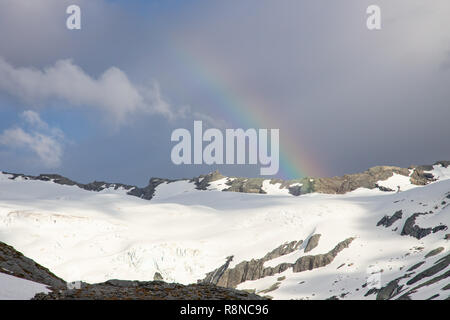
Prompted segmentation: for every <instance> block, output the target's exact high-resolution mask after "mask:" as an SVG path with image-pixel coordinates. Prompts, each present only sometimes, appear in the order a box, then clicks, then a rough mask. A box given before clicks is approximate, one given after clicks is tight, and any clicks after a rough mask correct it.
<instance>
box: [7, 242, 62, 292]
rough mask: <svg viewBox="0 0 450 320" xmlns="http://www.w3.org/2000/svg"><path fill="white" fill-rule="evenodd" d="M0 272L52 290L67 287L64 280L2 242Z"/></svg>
mask: <svg viewBox="0 0 450 320" xmlns="http://www.w3.org/2000/svg"><path fill="white" fill-rule="evenodd" d="M0 272H2V273H6V274H9V275H12V276H15V277H18V278H22V279H26V280H30V281H34V282H38V283H42V284H45V285H48V286H50V287H52V288H63V287H66V282H65V281H64V280H62V279H60V278H58V277H57V276H55V275H54V274H53V273H51V272H50V271H49V270H48V269H47V268H44V267H43V266H41V265H39V264H37V263H36V262H34V261H33V260H31V259H29V258H27V257H25V256H24V255H23V254H22V253H20V252H19V251H17V250H16V249H14V248H13V247H11V246H8V245H7V244H5V243H3V242H0Z"/></svg>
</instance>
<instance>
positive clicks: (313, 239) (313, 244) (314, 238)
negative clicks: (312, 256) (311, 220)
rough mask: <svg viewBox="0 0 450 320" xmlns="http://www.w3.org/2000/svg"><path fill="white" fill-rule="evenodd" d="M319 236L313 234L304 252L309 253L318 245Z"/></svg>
mask: <svg viewBox="0 0 450 320" xmlns="http://www.w3.org/2000/svg"><path fill="white" fill-rule="evenodd" d="M320 236H321V235H320V234H314V235H312V236H311V238H309V240H308V244H307V245H306V247H305V252H309V251H311V250H312V249H314V248H315V247H317V246H318V245H319V239H320Z"/></svg>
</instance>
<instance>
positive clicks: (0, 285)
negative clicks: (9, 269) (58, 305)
mask: <svg viewBox="0 0 450 320" xmlns="http://www.w3.org/2000/svg"><path fill="white" fill-rule="evenodd" d="M40 292H43V293H48V292H50V290H49V289H48V288H47V287H46V286H45V285H43V284H40V283H36V282H33V281H29V280H25V279H21V278H17V277H14V276H10V275H7V274H4V273H0V300H30V299H31V298H33V297H34V295H35V294H36V293H40Z"/></svg>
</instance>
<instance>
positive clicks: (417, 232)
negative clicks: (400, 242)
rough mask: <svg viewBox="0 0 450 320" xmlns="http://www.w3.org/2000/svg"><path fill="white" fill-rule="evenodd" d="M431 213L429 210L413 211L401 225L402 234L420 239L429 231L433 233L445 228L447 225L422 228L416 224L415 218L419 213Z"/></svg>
mask: <svg viewBox="0 0 450 320" xmlns="http://www.w3.org/2000/svg"><path fill="white" fill-rule="evenodd" d="M426 214H431V212H417V213H413V214H412V215H411V216H410V217H409V218H408V219H406V221H405V224H404V225H403V229H402V232H401V235H402V236H406V235H407V236H411V237H414V238H416V239H419V240H420V239H422V238H423V237H426V236H427V235H429V234H430V233H432V232H433V233H435V232H438V231H441V230H446V229H447V226H445V225H439V226H436V227H434V228H422V227H420V226H418V225H417V224H416V218H417V217H419V216H421V215H426Z"/></svg>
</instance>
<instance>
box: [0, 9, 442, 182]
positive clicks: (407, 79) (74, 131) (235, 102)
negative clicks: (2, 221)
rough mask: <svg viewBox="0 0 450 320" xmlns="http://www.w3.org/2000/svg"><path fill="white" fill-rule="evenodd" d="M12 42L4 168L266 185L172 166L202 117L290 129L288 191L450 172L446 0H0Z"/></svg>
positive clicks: (1, 35)
mask: <svg viewBox="0 0 450 320" xmlns="http://www.w3.org/2000/svg"><path fill="white" fill-rule="evenodd" d="M71 4H77V5H79V6H80V7H81V15H82V17H81V26H82V28H81V30H68V29H67V28H66V19H67V16H68V15H67V14H66V8H67V6H69V5H71ZM371 4H377V5H379V6H380V7H381V12H382V29H381V30H379V31H369V30H368V29H367V28H366V18H367V15H366V8H367V7H368V6H369V5H371ZM0 43H1V45H0V170H3V171H10V172H21V173H27V174H39V173H44V172H45V173H49V172H55V173H60V174H62V175H65V176H68V177H70V178H72V179H75V180H78V181H81V182H88V181H91V180H106V181H111V182H116V181H119V182H124V183H130V184H138V185H145V184H146V183H147V181H148V178H149V177H151V176H158V177H169V178H181V177H193V176H196V175H199V174H202V173H207V172H209V171H212V170H215V169H219V170H220V171H221V172H223V173H225V174H228V175H245V176H257V175H258V173H259V166H249V165H247V166H242V165H241V166H238V165H234V166H231V165H228V166H211V167H210V166H206V165H201V166H183V165H182V166H175V165H173V164H172V163H171V160H170V151H171V148H172V147H173V145H174V144H173V143H172V142H171V141H170V135H171V132H172V131H173V130H174V129H176V128H187V129H192V127H193V121H194V120H202V121H203V122H204V124H205V126H207V127H216V128H221V129H224V128H244V129H247V128H279V129H280V148H281V150H280V152H281V153H282V158H283V159H282V161H283V162H282V164H281V168H280V172H279V175H278V176H279V177H284V178H295V177H298V176H302V175H303V176H304V175H309V176H333V175H341V174H345V173H353V172H359V171H361V170H365V169H367V168H369V167H371V166H374V165H382V164H386V165H399V166H409V165H411V164H427V163H433V162H435V161H437V160H442V159H448V160H450V139H449V137H450V125H449V124H448V123H449V120H450V90H449V85H450V2H449V1H448V0H434V1H429V0H395V1H392V0H389V1H388V0H377V1H374V0H371V1H365V0H343V1H328V0H314V1H313V0H281V1H271V0H247V1H238V0H230V1H223V0H192V1H175V0H154V1H138V0H134V1H133V0H131V1H121V0H116V1H113V0H110V1H106V0H84V1H83V0H78V1H77V0H70V1H65V0H64V1H63V0H34V1H28V0H0Z"/></svg>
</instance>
